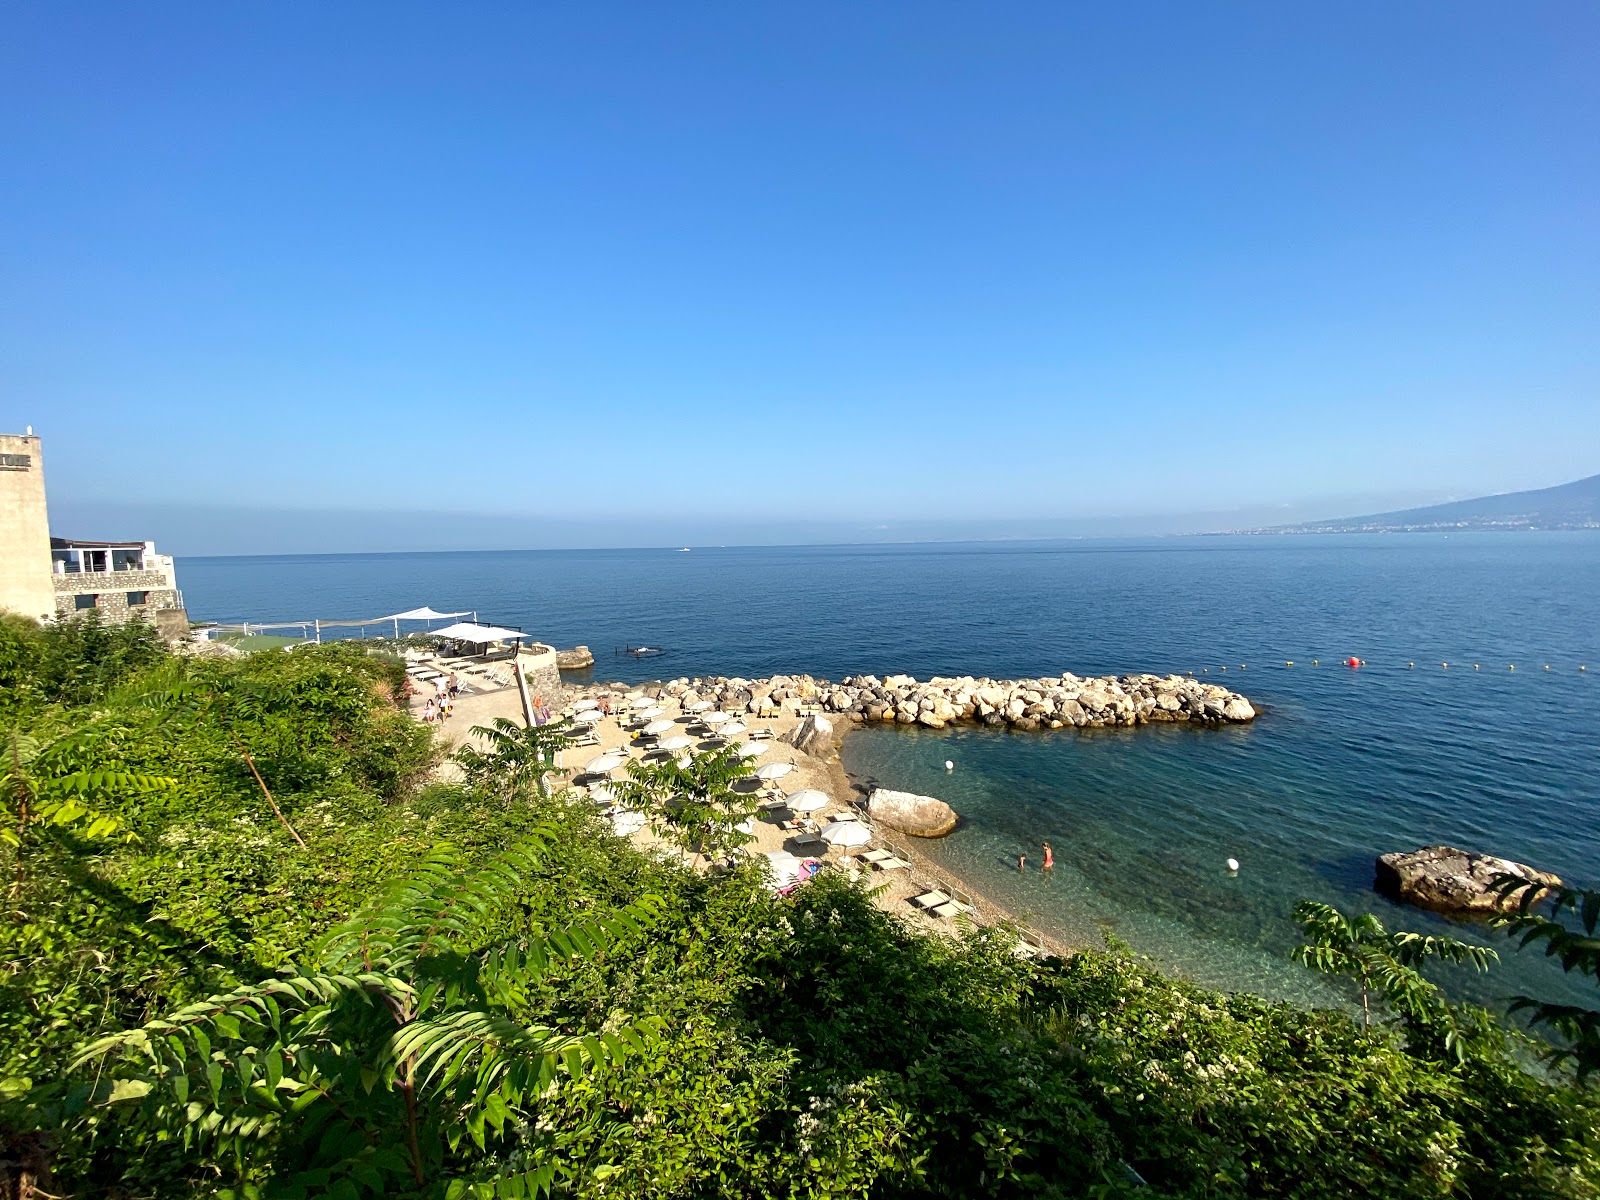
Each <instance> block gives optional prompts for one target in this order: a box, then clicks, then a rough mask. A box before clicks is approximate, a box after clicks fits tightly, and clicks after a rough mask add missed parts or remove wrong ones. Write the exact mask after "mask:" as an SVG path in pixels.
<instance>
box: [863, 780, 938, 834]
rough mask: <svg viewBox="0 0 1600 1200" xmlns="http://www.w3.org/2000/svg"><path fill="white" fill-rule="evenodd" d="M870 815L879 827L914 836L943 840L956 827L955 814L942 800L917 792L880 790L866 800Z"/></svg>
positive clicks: (876, 790)
mask: <svg viewBox="0 0 1600 1200" xmlns="http://www.w3.org/2000/svg"><path fill="white" fill-rule="evenodd" d="M867 815H868V816H870V817H871V818H872V819H873V820H874V821H876V822H877V823H878V824H880V825H886V826H888V827H889V828H890V829H896V830H899V831H900V832H901V833H907V834H910V835H911V836H912V837H925V838H936V837H944V835H945V834H947V833H949V832H950V831H951V830H953V829H954V828H955V827H956V812H955V809H953V808H951V807H950V806H949V805H948V804H946V803H945V802H944V801H943V800H939V799H937V798H935V797H933V796H919V795H917V794H916V793H915V792H895V791H890V790H889V789H888V788H877V789H875V790H874V791H873V793H872V797H871V799H869V800H868V801H867Z"/></svg>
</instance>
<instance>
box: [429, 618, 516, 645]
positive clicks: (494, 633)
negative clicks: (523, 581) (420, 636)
mask: <svg viewBox="0 0 1600 1200" xmlns="http://www.w3.org/2000/svg"><path fill="white" fill-rule="evenodd" d="M428 636H429V637H441V638H454V639H455V640H456V641H458V642H471V643H473V644H474V645H482V644H483V643H484V642H514V641H516V640H517V639H518V638H525V637H532V636H533V635H532V634H529V633H523V632H522V630H520V629H501V628H500V626H498V625H477V624H474V623H473V622H471V621H457V622H456V623H455V624H454V625H446V626H445V627H444V628H443V629H430V630H429V631H428Z"/></svg>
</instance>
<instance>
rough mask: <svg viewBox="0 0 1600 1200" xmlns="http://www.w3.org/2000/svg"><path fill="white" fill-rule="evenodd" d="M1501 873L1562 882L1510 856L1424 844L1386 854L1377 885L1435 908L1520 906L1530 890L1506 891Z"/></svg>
mask: <svg viewBox="0 0 1600 1200" xmlns="http://www.w3.org/2000/svg"><path fill="white" fill-rule="evenodd" d="M1500 875H1515V876H1517V877H1518V878H1521V879H1526V880H1527V881H1528V886H1529V887H1534V888H1537V889H1538V890H1539V891H1543V890H1544V888H1546V887H1549V886H1551V885H1555V884H1559V883H1560V882H1561V880H1560V879H1559V878H1558V877H1557V876H1555V875H1549V874H1546V873H1545V872H1543V871H1535V870H1534V869H1533V868H1532V867H1528V866H1524V865H1523V864H1522V863H1518V862H1512V861H1511V860H1510V859H1509V858H1495V857H1494V856H1493V855H1490V854H1474V853H1473V852H1471V851H1470V850H1458V849H1456V848H1455V847H1454V846H1424V847H1422V849H1420V850H1414V851H1411V852H1409V853H1405V852H1399V851H1397V852H1396V853H1394V854H1385V855H1382V856H1381V857H1380V858H1379V859H1378V877H1377V881H1376V886H1377V889H1378V891H1379V892H1381V893H1382V894H1383V895H1385V896H1388V897H1390V898H1391V899H1393V900H1398V901H1401V902H1402V903H1405V904H1414V905H1416V906H1417V907H1418V908H1428V909H1432V910H1433V911H1435V912H1457V913H1461V912H1465V913H1470V912H1499V911H1502V910H1505V909H1508V908H1515V907H1516V906H1517V905H1518V904H1520V903H1521V902H1522V897H1523V894H1524V892H1526V890H1527V888H1519V889H1517V890H1516V891H1515V892H1513V893H1512V894H1511V895H1510V896H1509V897H1507V896H1504V895H1502V894H1501V893H1500V891H1499V890H1498V889H1497V888H1496V886H1495V879H1496V877H1497V876H1500Z"/></svg>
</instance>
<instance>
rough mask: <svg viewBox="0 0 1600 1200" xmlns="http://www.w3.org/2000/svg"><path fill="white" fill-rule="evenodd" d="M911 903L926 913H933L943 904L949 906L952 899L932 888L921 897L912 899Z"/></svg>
mask: <svg viewBox="0 0 1600 1200" xmlns="http://www.w3.org/2000/svg"><path fill="white" fill-rule="evenodd" d="M911 903H912V904H915V905H916V906H917V907H918V908H920V909H922V910H923V911H924V912H932V911H933V910H934V909H936V908H938V907H939V906H940V905H942V904H949V903H950V897H949V896H947V895H945V894H944V893H943V892H941V891H940V890H939V889H938V888H932V889H930V890H929V891H926V892H923V893H922V895H920V896H913V897H911Z"/></svg>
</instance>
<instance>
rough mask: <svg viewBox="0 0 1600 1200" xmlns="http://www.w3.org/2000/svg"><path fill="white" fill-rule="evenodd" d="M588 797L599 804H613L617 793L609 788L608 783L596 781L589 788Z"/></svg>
mask: <svg viewBox="0 0 1600 1200" xmlns="http://www.w3.org/2000/svg"><path fill="white" fill-rule="evenodd" d="M589 799H591V800H593V801H594V802H595V803H596V804H600V805H605V804H615V803H616V802H617V794H616V793H615V792H614V791H612V790H611V785H610V784H609V783H597V784H595V785H594V786H593V787H592V788H590V789H589Z"/></svg>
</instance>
